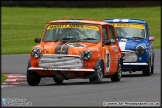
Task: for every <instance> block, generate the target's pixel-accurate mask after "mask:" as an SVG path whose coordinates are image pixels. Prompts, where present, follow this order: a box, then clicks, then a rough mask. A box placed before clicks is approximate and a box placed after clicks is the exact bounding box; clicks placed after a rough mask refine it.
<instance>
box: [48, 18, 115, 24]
mask: <svg viewBox="0 0 162 108" xmlns="http://www.w3.org/2000/svg"><path fill="white" fill-rule="evenodd" d="M51 23H86V24H99V25H106V24H108V25H112V24H110V23H108V22H105V21H100V20H80V19H79V20H76V19H72V20H71V19H69V20H53V21H49V22H48V24H51Z"/></svg>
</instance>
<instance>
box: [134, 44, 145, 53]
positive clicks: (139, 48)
mask: <svg viewBox="0 0 162 108" xmlns="http://www.w3.org/2000/svg"><path fill="white" fill-rule="evenodd" d="M144 51H145V49H144V47H143V46H141V45H139V46H137V47H136V53H137V54H143V53H144Z"/></svg>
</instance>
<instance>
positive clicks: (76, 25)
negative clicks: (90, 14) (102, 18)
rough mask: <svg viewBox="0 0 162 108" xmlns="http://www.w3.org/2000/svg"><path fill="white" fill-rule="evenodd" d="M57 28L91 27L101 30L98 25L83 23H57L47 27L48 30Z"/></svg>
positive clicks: (91, 28)
mask: <svg viewBox="0 0 162 108" xmlns="http://www.w3.org/2000/svg"><path fill="white" fill-rule="evenodd" d="M55 28H84V29H90V30H96V31H99V28H98V27H97V26H91V25H83V24H57V25H49V26H48V27H47V30H51V29H55Z"/></svg>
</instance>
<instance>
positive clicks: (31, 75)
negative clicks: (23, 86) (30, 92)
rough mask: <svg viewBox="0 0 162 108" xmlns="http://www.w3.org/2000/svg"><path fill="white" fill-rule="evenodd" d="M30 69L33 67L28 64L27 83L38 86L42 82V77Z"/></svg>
mask: <svg viewBox="0 0 162 108" xmlns="http://www.w3.org/2000/svg"><path fill="white" fill-rule="evenodd" d="M29 67H31V65H30V62H28V67H27V75H26V76H27V82H28V84H29V85H31V86H37V85H38V84H39V82H40V80H41V77H40V75H38V74H37V73H36V72H33V71H31V70H28V68H29Z"/></svg>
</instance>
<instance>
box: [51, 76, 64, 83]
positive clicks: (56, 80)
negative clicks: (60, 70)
mask: <svg viewBox="0 0 162 108" xmlns="http://www.w3.org/2000/svg"><path fill="white" fill-rule="evenodd" d="M53 80H54V82H55V83H57V84H61V83H63V81H64V79H61V78H57V77H54V78H53Z"/></svg>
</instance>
